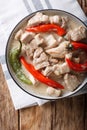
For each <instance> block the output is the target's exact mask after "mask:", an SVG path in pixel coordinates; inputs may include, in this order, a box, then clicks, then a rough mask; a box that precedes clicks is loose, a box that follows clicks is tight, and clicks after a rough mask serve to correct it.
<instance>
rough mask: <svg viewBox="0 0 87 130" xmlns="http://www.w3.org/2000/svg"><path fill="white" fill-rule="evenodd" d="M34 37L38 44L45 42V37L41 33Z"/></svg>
mask: <svg viewBox="0 0 87 130" xmlns="http://www.w3.org/2000/svg"><path fill="white" fill-rule="evenodd" d="M34 38H35V40H36V44H37V45H38V46H39V45H41V44H43V42H44V39H43V37H42V36H41V35H40V33H39V34H37V35H36V36H35V37H34Z"/></svg>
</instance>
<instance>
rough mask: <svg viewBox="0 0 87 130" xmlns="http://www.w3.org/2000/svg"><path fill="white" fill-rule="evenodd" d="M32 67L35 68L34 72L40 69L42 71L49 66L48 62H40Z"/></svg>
mask: <svg viewBox="0 0 87 130" xmlns="http://www.w3.org/2000/svg"><path fill="white" fill-rule="evenodd" d="M34 66H35V69H36V70H40V69H42V68H44V67H47V66H49V62H48V61H43V62H40V63H39V64H36V65H34Z"/></svg>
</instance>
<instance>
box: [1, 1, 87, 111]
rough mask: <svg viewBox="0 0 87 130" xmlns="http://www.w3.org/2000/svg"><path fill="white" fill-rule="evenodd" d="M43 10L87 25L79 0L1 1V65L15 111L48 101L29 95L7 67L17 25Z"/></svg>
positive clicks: (86, 18)
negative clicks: (55, 11) (56, 11)
mask: <svg viewBox="0 0 87 130" xmlns="http://www.w3.org/2000/svg"><path fill="white" fill-rule="evenodd" d="M41 9H60V10H65V11H67V12H70V13H72V14H74V15H76V16H77V17H78V18H80V19H81V20H82V21H83V22H85V24H87V17H86V16H85V14H84V12H83V11H82V9H81V7H80V6H79V4H78V2H77V0H67V1H65V0H61V2H60V1H58V0H55V1H54V0H9V2H8V1H6V0H1V1H0V63H1V65H2V68H3V72H4V74H5V78H6V81H7V84H8V88H9V91H10V94H11V97H12V100H13V104H14V107H15V109H16V110H17V109H21V108H25V107H30V106H34V105H42V104H44V103H46V102H47V101H46V100H42V99H38V98H35V97H32V96H30V95H28V94H27V93H26V92H24V91H23V90H21V89H20V88H19V87H18V86H17V85H16V84H15V82H14V81H13V79H12V78H11V76H10V75H9V72H8V70H7V67H6V62H5V48H6V43H7V40H8V37H9V35H10V33H11V31H12V29H13V28H14V27H15V25H16V24H17V23H18V22H19V21H20V20H21V19H22V18H24V17H25V16H27V15H29V14H30V13H32V12H34V11H37V10H41Z"/></svg>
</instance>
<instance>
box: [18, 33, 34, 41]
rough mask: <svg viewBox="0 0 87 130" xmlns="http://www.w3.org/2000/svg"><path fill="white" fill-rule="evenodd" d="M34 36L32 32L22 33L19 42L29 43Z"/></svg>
mask: <svg viewBox="0 0 87 130" xmlns="http://www.w3.org/2000/svg"><path fill="white" fill-rule="evenodd" d="M34 36H35V33H32V32H24V33H23V34H22V35H21V37H20V40H21V42H23V43H29V42H30V41H31V40H32V39H33V38H34Z"/></svg>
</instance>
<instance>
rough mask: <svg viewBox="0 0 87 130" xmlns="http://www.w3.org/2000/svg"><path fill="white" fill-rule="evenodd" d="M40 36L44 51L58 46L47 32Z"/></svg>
mask: <svg viewBox="0 0 87 130" xmlns="http://www.w3.org/2000/svg"><path fill="white" fill-rule="evenodd" d="M41 36H42V37H43V39H44V46H45V49H50V48H53V47H56V46H57V45H58V43H57V41H56V39H55V38H54V36H53V35H52V34H50V33H48V32H47V33H42V34H41Z"/></svg>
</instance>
